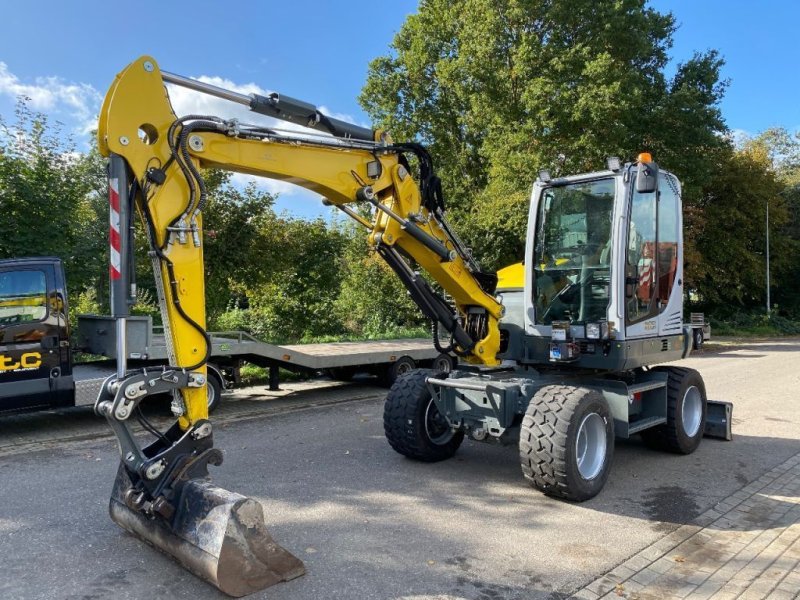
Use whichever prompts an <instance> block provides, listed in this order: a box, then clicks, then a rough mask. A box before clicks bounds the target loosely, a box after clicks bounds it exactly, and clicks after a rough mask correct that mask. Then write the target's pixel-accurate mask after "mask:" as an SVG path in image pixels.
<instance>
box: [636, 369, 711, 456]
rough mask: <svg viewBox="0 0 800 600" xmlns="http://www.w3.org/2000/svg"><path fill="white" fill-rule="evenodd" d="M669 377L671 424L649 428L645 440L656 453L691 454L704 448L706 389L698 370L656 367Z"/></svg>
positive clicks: (643, 433) (668, 394) (644, 433)
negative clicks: (663, 451)
mask: <svg viewBox="0 0 800 600" xmlns="http://www.w3.org/2000/svg"><path fill="white" fill-rule="evenodd" d="M653 370H654V371H661V372H664V373H666V374H667V377H668V379H667V422H666V423H665V424H664V425H659V426H658V427H653V428H651V429H645V430H644V431H642V439H643V440H644V442H645V444H647V445H648V446H649V447H651V448H654V449H656V450H667V451H669V452H675V453H677V454H691V453H692V452H694V451H695V450H697V447H698V446H699V445H700V441H701V440H702V439H703V432H704V431H705V426H706V401H707V399H706V386H705V384H704V383H703V378H702V376H701V375H700V373H698V372H697V371H695V370H694V369H687V368H684V367H654V368H653Z"/></svg>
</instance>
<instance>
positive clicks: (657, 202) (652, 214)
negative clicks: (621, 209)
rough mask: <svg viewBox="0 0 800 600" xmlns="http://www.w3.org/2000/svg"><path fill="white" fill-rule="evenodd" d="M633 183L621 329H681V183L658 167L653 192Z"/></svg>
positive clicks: (649, 332) (658, 332) (630, 333)
mask: <svg viewBox="0 0 800 600" xmlns="http://www.w3.org/2000/svg"><path fill="white" fill-rule="evenodd" d="M633 177H635V176H632V178H633ZM631 188H632V191H631V196H630V201H629V204H628V207H629V211H630V212H629V220H628V241H627V248H626V260H625V323H626V330H625V335H626V338H628V339H635V338H646V337H663V336H666V335H679V334H680V333H681V329H682V309H683V298H682V293H683V289H682V285H683V236H682V229H683V227H682V225H683V224H682V219H681V201H680V185H679V183H678V181H677V179H676V178H675V177H674V176H672V175H671V174H669V173H666V172H662V173H660V174H659V177H658V190H657V191H656V192H651V193H640V192H637V191H636V189H635V187H634V186H631Z"/></svg>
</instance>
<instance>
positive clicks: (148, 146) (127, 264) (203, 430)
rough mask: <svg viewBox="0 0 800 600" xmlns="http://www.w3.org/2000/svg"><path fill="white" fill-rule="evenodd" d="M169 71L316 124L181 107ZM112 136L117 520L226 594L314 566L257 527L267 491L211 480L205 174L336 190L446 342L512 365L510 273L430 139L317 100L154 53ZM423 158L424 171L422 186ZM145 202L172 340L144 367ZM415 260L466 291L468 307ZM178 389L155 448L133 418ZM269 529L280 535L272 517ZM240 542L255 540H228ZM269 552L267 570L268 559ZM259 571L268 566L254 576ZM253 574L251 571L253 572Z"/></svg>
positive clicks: (108, 400) (110, 397) (108, 399)
mask: <svg viewBox="0 0 800 600" xmlns="http://www.w3.org/2000/svg"><path fill="white" fill-rule="evenodd" d="M165 83H172V84H174V85H180V86H184V87H188V88H191V89H194V90H195V91H197V92H200V93H205V94H211V95H214V96H218V97H222V98H225V99H227V100H230V101H232V102H236V103H239V104H243V105H246V106H248V108H250V110H252V111H254V112H257V113H261V114H265V115H268V116H271V117H274V118H277V119H281V120H285V121H289V122H292V123H294V124H298V125H302V126H304V127H307V128H311V130H309V129H305V130H303V132H301V130H299V129H298V128H296V127H295V128H293V129H290V130H286V129H280V128H269V127H265V126H261V125H248V124H244V123H240V122H238V121H236V120H226V119H221V118H219V117H217V116H214V115H189V116H184V117H181V118H178V117H177V116H176V115H175V113H174V112H173V110H172V107H171V105H170V100H169V95H168V91H167V87H166V85H165ZM313 129H317V130H320V131H322V132H323V133H316V132H314V131H312V130H313ZM98 142H99V148H100V151H101V153H102V154H103V155H105V156H108V157H109V199H110V207H111V220H110V245H111V248H110V252H111V267H110V280H111V295H112V313H113V315H114V316H115V317H117V361H118V363H117V364H118V368H117V374H116V376H113V377H111V378H109V380H108V381H107V382H106V385H105V386H104V388H103V391H102V392H101V394H100V396H99V398H98V400H97V403H96V405H95V409H96V411H97V412H98V413H99V414H102V415H103V416H105V417H106V418H107V419H108V421H109V423H110V424H111V426H112V428H113V429H114V431H115V433H116V434H117V438H118V440H119V443H120V450H121V453H122V463H121V466H120V470H119V473H118V477H117V482H116V483H115V487H114V491H113V492H112V501H111V513H112V518H114V520H115V521H116V522H117V523H119V524H120V525H122V526H123V527H124V528H126V529H128V530H129V531H132V532H134V533H137V534H138V535H140V536H142V537H144V538H145V539H146V540H147V541H149V542H150V543H152V544H154V545H156V546H157V547H159V548H161V549H162V550H164V551H166V552H168V553H169V554H171V555H173V556H174V557H176V558H177V559H178V560H179V561H180V562H182V563H183V564H184V565H185V566H187V567H188V568H189V569H190V570H192V571H193V572H195V573H196V574H198V575H200V576H201V577H203V578H205V579H207V580H209V581H210V582H212V583H213V584H214V585H217V587H219V588H220V589H222V590H223V591H226V592H227V593H231V594H234V595H241V593H249V592H250V591H255V590H256V589H260V588H261V587H265V585H269V583H266V584H265V583H264V582H265V581H271V582H275V581H279V580H282V579H287V578H289V577H291V576H295V575H297V574H300V573H302V563H299V561H298V560H297V559H295V558H294V557H293V556H291V555H290V554H289V553H288V552H286V551H285V550H283V549H282V548H280V546H277V544H274V542H272V541H271V539H270V540H269V543H267V542H265V541H264V538H263V536H262V537H260V538H259V541H257V542H254V541H253V540H252V539H250V538H248V535H249V534H248V533H247V532H248V531H255V529H258V527H256V528H255V529H253V528H249V527H247V526H244V525H243V523H244V522H245V521H247V519H245V518H244V517H243V516H242V515H243V514H244V513H247V514H248V515H250V513H252V512H253V511H256V508H254V506H253V505H251V504H248V503H247V502H250V503H252V502H253V501H251V500H248V499H246V498H243V497H241V496H238V494H233V493H231V492H227V491H226V490H222V489H221V488H216V487H215V486H211V484H209V483H207V482H204V481H203V480H204V478H205V477H207V469H206V467H207V465H208V464H219V463H221V460H222V455H221V453H220V452H219V451H218V450H216V449H215V448H214V447H213V442H212V425H211V423H210V422H209V421H208V409H207V402H206V391H205V381H206V380H205V377H206V372H205V363H206V361H207V359H208V357H209V354H210V347H211V341H210V339H209V338H208V335H207V334H206V332H205V296H204V269H203V209H204V207H205V206H206V204H207V202H208V200H209V199H208V195H207V191H206V188H205V184H204V182H203V176H202V170H203V169H206V168H219V169H225V170H229V171H235V172H240V173H247V174H252V175H258V176H263V177H268V178H272V179H278V180H282V181H289V182H291V183H294V184H297V185H300V186H302V187H305V188H307V189H309V190H312V191H314V192H317V193H318V194H320V195H322V196H323V197H324V198H325V200H324V201H325V203H326V204H330V205H333V206H335V207H337V208H338V209H340V210H341V211H342V212H344V213H345V214H347V215H348V216H349V217H351V218H353V219H354V220H356V221H357V222H358V223H360V224H361V225H362V226H363V227H364V228H365V229H366V231H367V235H368V239H369V243H370V245H371V246H372V247H373V248H374V249H375V251H376V252H377V253H378V254H379V255H380V256H381V257H383V258H384V259H385V260H386V262H387V263H388V264H389V265H390V267H391V268H392V269H393V270H394V272H395V273H397V275H398V276H399V278H400V279H401V281H402V282H403V283H404V285H405V286H406V287H407V289H408V291H409V293H410V295H411V297H412V298H413V299H414V301H415V302H416V303H417V304H418V305H419V307H420V309H421V310H422V311H423V313H424V314H425V316H426V317H427V318H428V319H430V320H431V321H432V322H433V323H434V324H435V327H434V343H436V344H437V345H438V346H441V343H440V342H439V335H437V331H438V330H439V329H443V330H445V331H446V332H448V333H449V335H450V343H449V344H448V349H450V350H453V351H454V352H456V353H458V354H459V355H461V356H462V357H463V358H464V359H465V360H467V361H468V362H472V363H475V364H482V365H487V366H494V365H497V364H499V361H498V359H497V353H498V352H499V347H500V334H499V328H498V321H499V319H500V317H501V314H502V311H503V308H502V306H501V305H500V304H499V303H498V301H497V300H496V299H495V298H494V295H493V294H494V287H495V285H496V277H495V276H494V275H493V274H491V275H490V274H486V273H483V272H481V271H480V269H479V266H478V265H477V263H476V262H475V261H474V260H473V258H472V257H471V255H470V252H469V250H468V249H467V248H465V247H464V245H463V244H462V242H461V241H460V240H459V239H458V237H457V236H456V234H455V233H454V232H453V231H452V229H451V228H450V226H449V224H448V223H447V220H446V218H445V214H444V203H443V200H442V195H441V187H440V184H439V180H438V178H437V177H436V175H435V173H434V170H433V165H432V162H431V159H430V156H429V155H428V153H427V151H426V150H425V149H424V148H423V147H422V146H420V145H418V144H395V143H393V142H392V140H391V139H390V138H389V136H388V135H386V134H385V133H384V132H382V131H376V132H373V131H371V130H369V129H366V128H363V127H359V126H356V125H352V124H350V123H346V122H343V121H339V120H336V119H333V118H330V117H328V116H326V115H324V114H322V113H321V112H320V111H319V110H317V109H316V108H315V107H314V106H313V105H310V104H308V103H305V102H302V101H299V100H296V99H293V98H289V97H286V96H280V95H278V94H270V95H268V96H261V95H256V94H253V95H249V96H246V95H242V94H238V93H236V92H231V91H229V90H224V89H222V88H218V87H215V86H211V85H208V84H205V83H202V82H199V81H195V80H191V79H187V78H185V77H182V76H179V75H174V74H170V73H167V72H163V71H161V70H160V69H159V68H158V66H157V64H156V62H155V60H153V59H152V58H150V57H147V56H145V57H141V58H140V59H138V60H137V61H135V62H133V63H131V64H130V65H129V66H128V67H126V68H125V70H123V71H122V72H121V73H119V74H118V75H117V77H116V79H115V81H114V83H113V84H112V86H111V88H110V89H109V91H108V93H107V95H106V98H105V101H104V103H103V106H102V110H101V114H100V121H99V127H98ZM412 165H413V168H412ZM412 170H414V171H416V172H418V174H419V182H417V180H415V178H414V177H413V176H412ZM360 207H366V208H367V209H368V210H359V208H360ZM133 213H138V215H139V216H140V218H141V220H142V222H143V223H144V225H145V229H146V232H147V235H148V238H149V241H150V247H151V251H150V258H151V260H152V262H153V268H154V273H155V279H156V288H157V292H158V296H159V302H160V305H161V311H162V316H163V319H164V327H165V334H166V338H167V348H168V354H169V359H170V362H169V366H168V367H165V368H163V369H160V370H156V371H152V370H151V371H139V372H132V371H129V370H128V369H127V365H126V362H125V359H126V351H125V326H126V325H125V319H126V317H127V316H128V311H129V308H130V305H131V304H132V303H133V302H135V283H134V282H133V279H132V272H133V267H132V262H133V251H132V234H131V231H132V218H131V216H132V214H133ZM365 215H367V216H365ZM417 266H418V267H419V268H421V269H422V270H423V271H425V272H426V273H427V275H428V277H430V278H431V279H432V280H434V281H435V282H437V283H438V284H439V285H440V286H441V288H442V289H443V290H444V291H445V292H446V293H447V294H448V295H449V296H450V297H451V298H452V302H453V304H454V308H453V307H452V306H451V304H450V303H449V302H447V301H445V299H444V298H443V297H442V296H441V295H440V294H439V293H437V292H436V291H435V290H434V289H433V287H432V286H431V285H430V284H429V283H428V281H427V280H426V279H425V278H423V277H422V275H420V273H419V272H417V270H416V267H417ZM164 392H169V393H172V394H173V398H174V400H173V412H175V414H176V416H178V420H177V422H176V423H175V425H174V426H173V427H172V428H171V429H170V430H169V431H167V432H166V433H161V432H158V431H151V433H153V434H154V435H156V438H157V439H156V441H155V442H154V443H153V444H151V445H150V446H148V447H146V448H141V447H140V446H139V444H138V441H137V439H136V438H135V436H134V435H133V433H132V431H131V428H130V426H129V425H128V421H129V419H130V418H131V417H132V416H137V418H140V417H141V415H140V413H139V412H138V405H139V403H140V402H141V401H142V400H143V399H144V398H145V397H147V396H148V395H152V394H154V393H164ZM144 424H145V428H146V429H148V430H150V429H151V428H148V427H147V423H146V421H144ZM201 482H202V483H201ZM212 488H213V489H212ZM246 501H247V502H246ZM221 507H224V508H221ZM243 511H244V512H243ZM248 511H249V512H248ZM199 513H202V514H199ZM211 515H214V516H213V517H212V516H211ZM220 515H222V516H220ZM251 516H252V515H251ZM248 518H250V517H248ZM209 520H210V521H211V522H214V523H216V530H217V532H218V533H217V534H216V537H214V536H212V538H213V539H206V538H205V537H204V536H203V535H201V534H200V533H199V529H198V528H199V527H201V526H202V524H203V523H205V524H206V525H207V524H208V522H209ZM251 520H252V519H251ZM256 521H258V519H256ZM260 531H261V532H262V533H263V535H266V536H267V538H268V534H266V529H265V528H264V527H263V526H262V527H261V529H260ZM219 532H226V533H225V534H224V535H223V534H222V533H219ZM231 532H233V533H231ZM237 532H238V533H237ZM242 532H245V533H242ZM220 535H222V538H219V536H220ZM259 535H260V534H259ZM226 536H228V537H226ZM230 536H233V537H232V538H230ZM237 536H238V537H237ZM217 538H219V539H217ZM229 538H230V539H229ZM265 544H266V546H269V544H272V546H274V547H275V548H276V550H275V553H270V552H267V553H266V554H265V555H264V556H262V557H261V558H253V556H254V554H253V553H254V552H255V551H254V550H253V548H255V547H262V548H263V547H265ZM272 546H270V547H272ZM241 547H248V548H250V550H248V552H245V553H241V552H239V551H238V550H237V552H238V553H237V552H233V551H232V550H230V549H231V548H237V549H238V548H241ZM232 552H233V554H231V553H232ZM281 552H283V553H284V554H281ZM256 554H257V553H256ZM231 556H235V558H231ZM255 563H258V564H259V565H261V567H263V568H259V569H255V570H254V567H253V564H255ZM270 569H271V570H270ZM265 570H266V571H265ZM254 572H256V573H259V575H258V577H255V578H253V576H252V575H253V573H254ZM264 572H268V574H267V575H264ZM245 573H247V574H249V575H248V577H250V579H247V577H245V575H244V574H245ZM244 580H248V581H250V583H247V584H246V585H245V584H242V583H241V582H242V581H244ZM231 582H238V583H235V584H234V583H231ZM240 592H241V593H240Z"/></svg>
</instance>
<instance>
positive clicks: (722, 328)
mask: <svg viewBox="0 0 800 600" xmlns="http://www.w3.org/2000/svg"><path fill="white" fill-rule="evenodd" d="M711 326H712V335H715V336H716V335H735V336H753V335H762V336H775V335H800V321H798V320H792V319H787V318H786V317H782V316H780V315H772V316H771V317H768V316H767V315H765V314H763V313H753V312H736V313H734V314H732V315H729V316H728V317H726V318H724V319H715V320H714V321H713V322H712V324H711ZM712 339H713V337H712Z"/></svg>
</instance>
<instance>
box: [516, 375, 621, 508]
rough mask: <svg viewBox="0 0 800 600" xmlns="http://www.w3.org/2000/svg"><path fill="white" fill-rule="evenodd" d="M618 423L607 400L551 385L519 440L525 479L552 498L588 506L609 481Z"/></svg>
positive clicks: (531, 408) (534, 404) (539, 396)
mask: <svg viewBox="0 0 800 600" xmlns="http://www.w3.org/2000/svg"><path fill="white" fill-rule="evenodd" d="M613 454H614V421H613V419H612V418H611V411H610V410H609V408H608V402H606V399H605V398H604V397H603V395H602V394H601V393H600V392H598V391H596V390H590V389H587V388H580V387H572V386H567V385H548V386H545V387H543V388H541V389H540V390H539V391H538V392H536V394H534V396H533V398H532V399H531V401H530V404H528V410H527V411H526V413H525V417H524V418H523V420H522V429H521V431H520V437H519V455H520V462H521V465H522V474H523V475H524V476H525V479H527V480H528V481H529V482H530V483H531V484H532V485H533V487H535V488H536V489H538V490H540V491H541V492H544V493H545V494H547V495H548V496H555V497H557V498H564V499H566V500H574V501H576V502H583V501H584V500H588V499H589V498H592V497H594V496H596V495H597V494H598V493H599V492H600V490H601V489H603V486H604V485H605V483H606V479H608V473H609V471H610V470H611V459H612V456H613Z"/></svg>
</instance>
